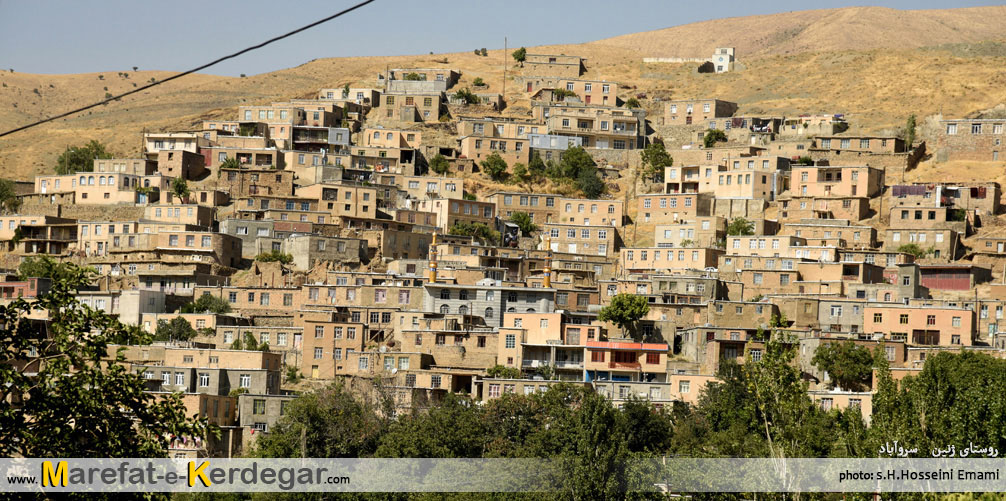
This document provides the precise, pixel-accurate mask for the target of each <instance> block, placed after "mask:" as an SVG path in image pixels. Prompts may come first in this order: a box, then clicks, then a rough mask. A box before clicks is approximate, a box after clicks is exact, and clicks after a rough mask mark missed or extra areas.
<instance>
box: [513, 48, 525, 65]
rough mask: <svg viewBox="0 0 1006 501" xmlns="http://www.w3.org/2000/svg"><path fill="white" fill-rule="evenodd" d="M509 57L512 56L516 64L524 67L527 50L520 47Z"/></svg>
mask: <svg viewBox="0 0 1006 501" xmlns="http://www.w3.org/2000/svg"><path fill="white" fill-rule="evenodd" d="M511 56H513V60H514V61H517V62H518V63H520V64H521V66H523V65H524V61H527V49H525V48H524V47H521V48H519V49H517V50H515V51H513V53H512V54H511Z"/></svg>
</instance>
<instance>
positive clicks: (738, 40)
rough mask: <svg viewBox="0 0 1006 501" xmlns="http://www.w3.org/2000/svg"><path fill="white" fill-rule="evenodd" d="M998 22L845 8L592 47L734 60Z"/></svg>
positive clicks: (978, 12) (953, 14) (964, 30)
mask: <svg viewBox="0 0 1006 501" xmlns="http://www.w3.org/2000/svg"><path fill="white" fill-rule="evenodd" d="M1004 21H1006V6H995V7H973V8H967V9H943V10H896V9H889V8H886V7H847V8H841V9H822V10H805V11H796V12H786V13H781V14H771V15H763V16H747V17H731V18H726V19H716V20H712V21H704V22H701V23H692V24H686V25H682V26H675V27H673V28H664V29H661V30H654V31H645V32H641V33H633V34H631V35H622V36H618V37H614V38H608V39H605V40H599V41H597V42H593V44H598V45H606V46H614V47H623V48H630V49H633V50H636V51H638V52H641V53H642V54H643V55H644V56H650V57H707V56H709V55H710V54H712V48H713V47H735V48H736V49H737V53H738V54H741V55H742V57H744V56H746V57H752V56H765V55H780V54H796V53H800V52H808V51H811V52H825V51H836V50H868V49H879V48H899V49H911V48H917V47H923V46H930V45H937V44H944V43H961V42H979V41H982V40H990V39H996V38H1001V37H1002V36H1003V29H1002V26H1003V22H1004ZM587 45H592V44H587Z"/></svg>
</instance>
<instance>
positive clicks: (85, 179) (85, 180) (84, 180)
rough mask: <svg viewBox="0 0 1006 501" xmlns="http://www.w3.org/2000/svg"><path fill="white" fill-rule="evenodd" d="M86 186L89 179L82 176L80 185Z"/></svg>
mask: <svg viewBox="0 0 1006 501" xmlns="http://www.w3.org/2000/svg"><path fill="white" fill-rule="evenodd" d="M85 184H87V178H85V177H84V176H80V185H81V186H84V185H85Z"/></svg>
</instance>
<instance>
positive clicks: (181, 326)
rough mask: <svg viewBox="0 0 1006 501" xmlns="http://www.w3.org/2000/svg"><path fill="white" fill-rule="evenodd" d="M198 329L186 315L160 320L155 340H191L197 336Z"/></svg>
mask: <svg viewBox="0 0 1006 501" xmlns="http://www.w3.org/2000/svg"><path fill="white" fill-rule="evenodd" d="M196 334H197V332H196V330H195V329H194V328H193V327H192V324H191V323H189V321H188V320H186V319H185V317H182V316H177V317H175V318H172V319H171V320H170V321H169V320H158V321H157V331H156V332H155V333H154V340H155V341H191V340H192V338H194V337H196Z"/></svg>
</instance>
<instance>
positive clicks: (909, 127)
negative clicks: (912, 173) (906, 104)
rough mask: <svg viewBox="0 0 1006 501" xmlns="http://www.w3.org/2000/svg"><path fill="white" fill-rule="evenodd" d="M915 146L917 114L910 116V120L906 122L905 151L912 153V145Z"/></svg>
mask: <svg viewBox="0 0 1006 501" xmlns="http://www.w3.org/2000/svg"><path fill="white" fill-rule="evenodd" d="M914 144H915V113H912V114H911V115H908V120H907V121H906V122H905V149H907V150H908V151H912V145H914Z"/></svg>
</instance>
